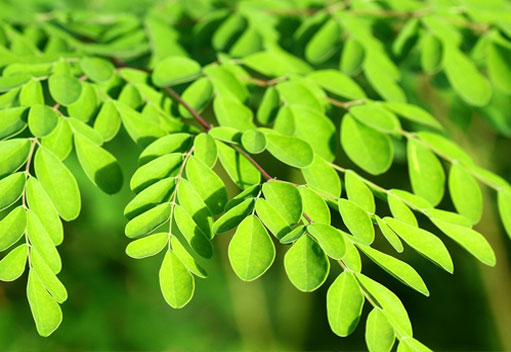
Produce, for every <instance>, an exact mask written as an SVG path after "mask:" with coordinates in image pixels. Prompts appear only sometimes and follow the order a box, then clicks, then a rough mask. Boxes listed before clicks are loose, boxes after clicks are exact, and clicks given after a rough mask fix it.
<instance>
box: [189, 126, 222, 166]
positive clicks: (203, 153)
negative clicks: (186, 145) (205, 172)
mask: <svg viewBox="0 0 511 352" xmlns="http://www.w3.org/2000/svg"><path fill="white" fill-rule="evenodd" d="M193 155H194V156H195V157H196V158H197V159H199V160H200V161H202V162H203V163H204V164H206V165H207V166H208V167H210V168H212V167H213V166H215V164H216V160H217V158H218V150H217V147H216V142H215V139H214V138H213V137H211V136H210V135H209V134H206V133H200V134H198V135H197V137H195V138H194V139H193Z"/></svg>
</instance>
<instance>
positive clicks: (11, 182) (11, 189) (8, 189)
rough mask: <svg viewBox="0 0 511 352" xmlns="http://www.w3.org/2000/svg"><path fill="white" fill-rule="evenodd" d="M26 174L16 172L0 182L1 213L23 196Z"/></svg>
mask: <svg viewBox="0 0 511 352" xmlns="http://www.w3.org/2000/svg"><path fill="white" fill-rule="evenodd" d="M25 180H26V177H25V174H24V173H23V172H16V173H14V174H12V175H10V176H7V177H5V178H3V179H1V180H0V194H1V195H2V197H0V211H2V210H4V209H5V208H7V207H8V206H10V205H11V204H13V203H14V202H15V201H17V200H18V199H19V198H20V197H21V195H22V194H23V189H24V188H25Z"/></svg>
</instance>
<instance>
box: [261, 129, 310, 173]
mask: <svg viewBox="0 0 511 352" xmlns="http://www.w3.org/2000/svg"><path fill="white" fill-rule="evenodd" d="M266 140H267V142H268V143H267V145H266V149H267V150H268V151H269V152H270V154H271V155H273V156H274V157H275V158H277V159H278V160H280V161H282V162H283V163H284V164H287V165H290V166H293V167H297V168H303V167H307V166H309V165H310V164H311V163H312V159H313V157H314V154H313V152H312V149H311V147H310V146H309V144H308V143H307V142H304V141H303V140H301V139H299V138H296V137H291V136H279V135H274V134H267V135H266Z"/></svg>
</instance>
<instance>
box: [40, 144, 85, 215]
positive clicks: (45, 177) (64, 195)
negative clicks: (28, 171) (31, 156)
mask: <svg viewBox="0 0 511 352" xmlns="http://www.w3.org/2000/svg"><path fill="white" fill-rule="evenodd" d="M35 173H36V175H37V179H38V180H39V182H41V185H42V186H43V188H44V190H45V191H46V193H47V194H48V196H49V197H50V199H51V200H52V202H53V204H54V205H55V208H56V209H57V211H58V213H59V215H60V216H61V217H62V219H64V220H66V221H71V220H74V219H76V218H77V217H78V214H79V213H80V208H81V197H80V190H79V189H78V184H77V183H76V180H75V178H74V176H73V174H71V172H70V171H69V170H68V168H67V167H66V166H65V165H64V164H63V163H62V162H61V161H60V160H59V159H58V158H57V157H56V156H55V154H53V153H52V152H51V151H49V150H48V149H46V148H44V147H40V148H39V149H38V150H37V153H36V155H35Z"/></svg>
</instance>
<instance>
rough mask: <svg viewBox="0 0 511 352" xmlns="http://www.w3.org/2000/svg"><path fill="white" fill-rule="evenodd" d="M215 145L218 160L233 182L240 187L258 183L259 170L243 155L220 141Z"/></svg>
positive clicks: (259, 177) (259, 178)
mask: <svg viewBox="0 0 511 352" xmlns="http://www.w3.org/2000/svg"><path fill="white" fill-rule="evenodd" d="M217 147H218V157H219V158H220V162H221V163H222V166H223V167H224V169H225V171H226V172H227V174H228V175H229V177H230V178H231V179H232V180H233V181H234V183H236V184H237V185H238V186H239V187H240V188H242V189H244V188H247V187H249V186H252V185H255V184H259V182H260V180H261V174H260V173H259V170H257V169H256V167H255V166H254V165H253V164H252V163H251V162H250V161H249V160H248V159H247V158H246V157H245V156H244V155H241V154H240V153H239V152H238V151H236V150H234V149H233V148H231V147H228V146H227V145H225V144H224V143H222V142H218V141H217Z"/></svg>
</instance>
